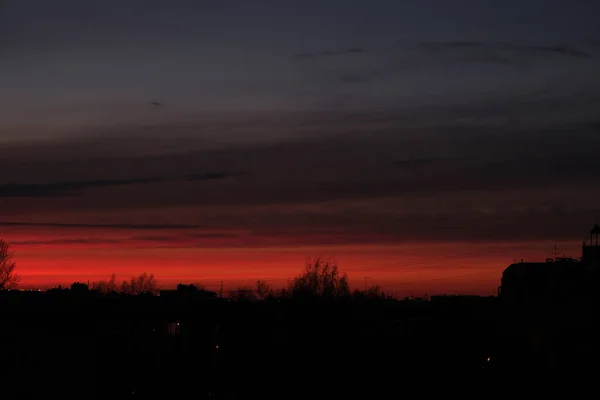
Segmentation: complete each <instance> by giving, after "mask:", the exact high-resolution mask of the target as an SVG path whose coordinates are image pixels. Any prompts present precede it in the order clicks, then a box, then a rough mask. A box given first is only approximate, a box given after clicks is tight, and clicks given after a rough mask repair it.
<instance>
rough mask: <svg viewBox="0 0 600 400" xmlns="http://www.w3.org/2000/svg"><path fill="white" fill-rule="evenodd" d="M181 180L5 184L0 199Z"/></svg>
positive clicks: (221, 175) (216, 175)
mask: <svg viewBox="0 0 600 400" xmlns="http://www.w3.org/2000/svg"><path fill="white" fill-rule="evenodd" d="M237 175H239V174H235V173H229V172H208V173H202V174H191V175H188V176H186V177H185V178H183V180H187V181H208V180H218V179H225V178H229V177H231V176H237ZM176 180H182V178H177V177H172V178H138V179H105V180H90V181H73V182H67V181H65V182H53V183H40V184H36V183H7V184H4V185H0V198H2V197H20V198H26V197H61V196H76V195H78V194H80V192H82V191H84V190H86V189H96V188H103V187H113V186H129V185H140V184H149V183H159V182H165V181H176Z"/></svg>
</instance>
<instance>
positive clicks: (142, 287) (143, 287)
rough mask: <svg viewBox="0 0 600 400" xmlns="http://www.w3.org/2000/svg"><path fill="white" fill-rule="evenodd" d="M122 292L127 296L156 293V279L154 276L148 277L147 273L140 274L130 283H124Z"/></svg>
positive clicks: (132, 278)
mask: <svg viewBox="0 0 600 400" xmlns="http://www.w3.org/2000/svg"><path fill="white" fill-rule="evenodd" d="M121 292H123V293H125V294H140V293H152V294H155V293H156V279H155V278H154V275H152V274H150V275H148V274H147V273H146V272H144V273H143V274H140V275H139V276H138V277H137V278H136V277H133V276H132V277H131V280H130V281H129V282H127V281H123V283H122V284H121Z"/></svg>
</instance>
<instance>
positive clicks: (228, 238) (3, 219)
mask: <svg viewBox="0 0 600 400" xmlns="http://www.w3.org/2000/svg"><path fill="white" fill-rule="evenodd" d="M598 15H600V5H599V4H598V2H597V1H593V0H590V1H586V0H577V1H574V0H571V1H558V0H546V1H541V0H539V1H538V0H525V1H524V0H520V1H515V0H503V1H499V0H498V1H496V0H480V1H475V0H472V1H469V0H456V1H452V2H449V1H445V0H420V1H402V2H399V1H392V0H371V1H369V2H360V1H354V0H346V1H337V0H329V1H327V2H323V1H313V0H304V1H285V0H279V1H274V0H267V1H262V2H260V3H259V4H257V3H256V2H248V1H241V0H233V1H216V0H215V1H191V0H170V1H155V0H145V1H141V0H127V1H123V0H118V1H117V0H105V1H102V2H81V1H75V0H55V1H52V2H48V1H43V0H18V1H17V0H4V1H2V2H1V4H0V146H1V147H0V148H1V150H2V151H1V152H0V237H1V238H3V239H4V240H6V241H7V242H9V244H10V245H11V246H12V248H13V249H14V250H15V261H17V269H18V273H19V274H20V275H21V277H22V281H21V285H22V286H23V287H41V286H44V287H48V286H52V285H56V284H59V283H60V284H68V283H70V282H73V281H88V280H89V281H95V280H99V279H106V278H108V277H109V276H110V274H111V273H113V272H114V273H116V274H117V277H118V279H128V278H129V277H130V276H132V275H137V274H139V273H142V272H148V273H153V274H154V275H155V276H156V277H157V278H158V281H159V283H160V284H161V285H163V286H165V287H166V286H169V285H175V284H177V283H179V282H194V283H200V284H204V285H205V286H207V287H216V285H218V284H219V283H220V281H221V280H222V281H224V284H225V285H226V286H228V287H235V286H240V285H247V284H252V283H253V282H255V281H256V280H257V279H263V280H265V281H268V282H270V283H271V284H272V286H274V287H276V286H283V285H285V284H286V282H287V281H288V280H289V278H290V277H292V276H293V275H296V274H298V273H300V272H301V271H302V269H303V267H304V264H305V262H306V261H307V260H309V259H312V258H314V257H324V258H332V259H333V260H335V261H336V262H337V263H338V264H339V267H340V269H341V270H342V271H347V273H348V275H349V277H350V283H351V285H352V286H354V287H357V288H362V287H363V285H365V284H368V285H371V284H379V285H380V286H381V287H382V289H383V290H385V291H387V292H388V293H395V294H398V295H404V294H407V293H411V294H413V293H417V294H419V295H420V294H423V293H428V294H434V293H476V294H491V293H495V291H496V289H497V286H498V285H499V284H500V277H501V273H502V271H503V269H504V268H506V266H507V265H509V264H510V263H512V262H513V261H514V260H517V259H520V258H527V259H532V258H542V259H543V258H546V257H550V256H552V255H553V252H554V250H553V247H554V245H557V248H558V252H559V253H560V254H565V255H568V256H573V257H578V256H579V255H580V246H581V242H582V240H584V239H585V238H586V233H587V231H588V230H589V229H590V228H591V226H592V225H593V224H594V222H595V221H596V218H597V216H598V214H600V203H599V202H598V199H599V198H600V197H599V195H600V188H599V187H598V185H597V183H598V179H597V175H598V173H599V169H600V168H599V167H600V158H599V157H598V151H599V150H600V136H599V135H598V133H599V131H600V120H599V119H598V115H600V112H599V111H600V74H598V73H597V71H598V70H600V64H599V59H600V24H598V23H597V16H598ZM153 103H154V104H153Z"/></svg>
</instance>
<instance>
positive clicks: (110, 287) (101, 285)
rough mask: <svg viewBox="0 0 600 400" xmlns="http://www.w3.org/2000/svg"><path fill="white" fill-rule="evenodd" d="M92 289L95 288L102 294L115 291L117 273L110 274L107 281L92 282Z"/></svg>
mask: <svg viewBox="0 0 600 400" xmlns="http://www.w3.org/2000/svg"><path fill="white" fill-rule="evenodd" d="M92 290H96V291H98V292H100V293H102V294H108V293H113V292H115V293H116V292H117V291H118V290H117V275H116V274H112V275H111V276H110V280H108V281H98V282H92Z"/></svg>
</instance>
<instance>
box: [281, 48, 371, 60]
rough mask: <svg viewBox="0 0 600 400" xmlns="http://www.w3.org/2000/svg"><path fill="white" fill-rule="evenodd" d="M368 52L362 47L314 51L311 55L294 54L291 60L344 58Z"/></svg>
mask: <svg viewBox="0 0 600 400" xmlns="http://www.w3.org/2000/svg"><path fill="white" fill-rule="evenodd" d="M367 52H368V51H367V50H366V49H364V48H362V47H350V48H347V49H341V50H324V51H316V52H312V53H299V54H294V55H293V56H292V58H295V59H315V58H324V57H333V56H344V55H348V54H365V53H367Z"/></svg>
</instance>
